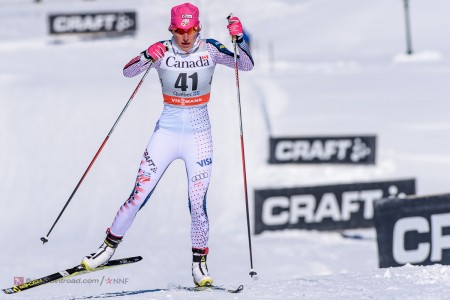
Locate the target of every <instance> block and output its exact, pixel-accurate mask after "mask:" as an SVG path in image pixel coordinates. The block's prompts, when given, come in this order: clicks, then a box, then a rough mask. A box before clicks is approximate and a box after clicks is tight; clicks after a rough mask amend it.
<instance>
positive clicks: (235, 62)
mask: <svg viewBox="0 0 450 300" xmlns="http://www.w3.org/2000/svg"><path fill="white" fill-rule="evenodd" d="M232 16H233V14H230V15H229V16H228V17H227V19H228V21H229V20H230V18H231V17H232ZM232 41H233V50H234V51H233V52H234V73H235V75H236V88H237V102H238V111H239V128H240V136H241V157H242V171H243V175H244V195H245V209H246V215H247V235H248V248H249V252H250V273H249V275H250V277H253V276H254V275H257V273H256V272H255V271H254V270H253V253H252V252H253V251H252V237H251V233H250V216H249V212H248V210H249V209H248V191H247V170H246V168H245V151H244V130H243V126H242V110H241V92H240V88H239V69H238V61H237V41H236V36H235V35H233V36H232Z"/></svg>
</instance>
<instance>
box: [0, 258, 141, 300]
mask: <svg viewBox="0 0 450 300" xmlns="http://www.w3.org/2000/svg"><path fill="white" fill-rule="evenodd" d="M141 260H142V257H141V256H134V257H128V258H121V259H115V260H110V261H109V262H108V263H106V264H105V265H103V266H99V267H97V268H95V269H90V270H86V268H85V267H84V266H83V265H81V264H80V265H77V266H75V267H73V268H69V269H65V270H62V271H59V272H56V273H53V274H50V275H47V276H44V277H41V278H38V279H34V280H32V281H30V282H25V283H23V284H21V285H18V286H13V287H11V288H6V289H2V291H3V292H4V293H5V294H15V293H18V292H21V291H25V290H28V289H31V288H35V287H38V286H41V285H44V284H47V283H51V282H54V281H56V280H60V279H64V278H68V277H72V276H78V275H83V274H87V273H92V272H97V271H101V270H105V269H110V268H114V267H118V266H124V265H128V264H133V263H136V262H138V261H141Z"/></svg>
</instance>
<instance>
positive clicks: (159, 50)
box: [147, 42, 167, 62]
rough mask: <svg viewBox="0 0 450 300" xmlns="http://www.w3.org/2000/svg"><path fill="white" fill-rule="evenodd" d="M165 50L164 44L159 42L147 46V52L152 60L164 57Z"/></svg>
mask: <svg viewBox="0 0 450 300" xmlns="http://www.w3.org/2000/svg"><path fill="white" fill-rule="evenodd" d="M166 51H167V48H166V46H164V44H163V43H161V42H157V43H154V44H153V45H151V46H150V47H148V49H147V54H148V56H150V57H151V58H152V60H153V62H156V61H158V60H160V59H162V58H163V57H164V53H165V52H166Z"/></svg>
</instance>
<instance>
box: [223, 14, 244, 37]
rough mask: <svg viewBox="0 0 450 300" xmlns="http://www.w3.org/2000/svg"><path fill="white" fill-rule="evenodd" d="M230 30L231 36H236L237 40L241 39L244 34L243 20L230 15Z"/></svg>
mask: <svg viewBox="0 0 450 300" xmlns="http://www.w3.org/2000/svg"><path fill="white" fill-rule="evenodd" d="M227 28H228V30H229V31H230V35H231V36H236V38H237V40H241V39H242V37H243V36H244V30H243V29H242V23H241V20H239V18H238V17H230V18H229V19H228V26H227Z"/></svg>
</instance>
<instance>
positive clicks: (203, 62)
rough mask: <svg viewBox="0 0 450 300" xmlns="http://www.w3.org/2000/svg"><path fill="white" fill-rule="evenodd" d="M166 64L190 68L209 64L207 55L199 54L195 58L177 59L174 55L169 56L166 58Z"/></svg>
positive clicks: (173, 66) (171, 66)
mask: <svg viewBox="0 0 450 300" xmlns="http://www.w3.org/2000/svg"><path fill="white" fill-rule="evenodd" d="M166 65H167V66H168V67H169V68H178V69H191V68H200V67H208V66H210V63H209V60H208V56H207V55H205V56H199V57H198V59H197V60H189V61H179V60H177V58H176V57H175V56H169V57H168V58H167V59H166Z"/></svg>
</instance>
